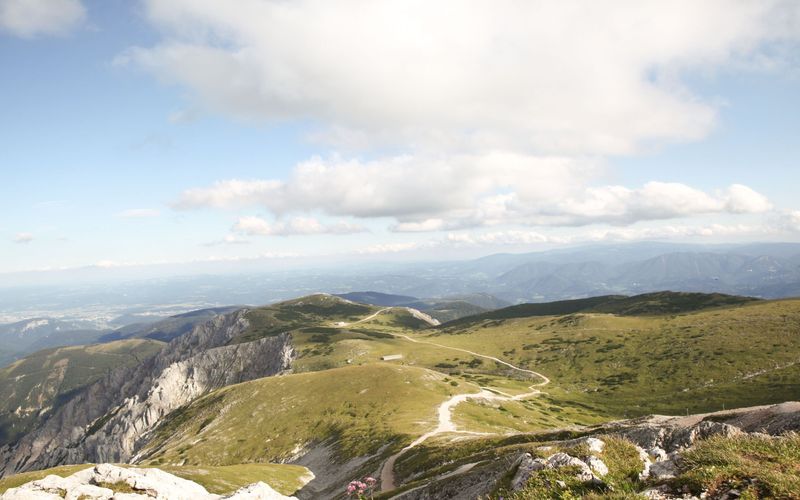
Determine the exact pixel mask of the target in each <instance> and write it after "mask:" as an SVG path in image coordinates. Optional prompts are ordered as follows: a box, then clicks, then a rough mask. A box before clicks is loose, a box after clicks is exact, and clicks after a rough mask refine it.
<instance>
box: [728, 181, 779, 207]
mask: <svg viewBox="0 0 800 500" xmlns="http://www.w3.org/2000/svg"><path fill="white" fill-rule="evenodd" d="M725 208H726V209H727V210H728V211H729V212H731V213H741V214H747V213H761V212H766V211H768V210H771V209H772V208H773V207H772V203H770V201H769V200H768V199H767V197H766V196H764V195H762V194H761V193H757V192H755V191H753V190H752V189H750V188H749V187H747V186H743V185H741V184H734V185H732V186H731V187H729V188H728V191H727V193H726V199H725Z"/></svg>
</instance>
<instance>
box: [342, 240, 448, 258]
mask: <svg viewBox="0 0 800 500" xmlns="http://www.w3.org/2000/svg"><path fill="white" fill-rule="evenodd" d="M431 246H435V245H434V244H432V243H430V242H428V243H425V242H420V243H418V242H406V243H382V244H377V245H370V246H368V247H364V248H359V249H357V250H355V253H356V254H359V255H374V254H382V253H399V252H409V251H412V250H420V249H422V248H426V247H431Z"/></svg>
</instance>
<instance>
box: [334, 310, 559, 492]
mask: <svg viewBox="0 0 800 500" xmlns="http://www.w3.org/2000/svg"><path fill="white" fill-rule="evenodd" d="M392 309H393V308H391V307H387V308H384V309H381V310H379V311H377V312H375V313H373V314H371V315H369V316H367V317H365V318H362V319H360V320H358V321H355V322H353V323H337V326H349V325H354V324H358V323H364V322H367V321H369V320H371V319H374V318H375V317H376V316H378V315H379V314H381V313H384V312H386V311H390V310H392ZM403 309H405V310H408V311H409V312H411V313H412V314H414V310H411V309H410V308H403ZM417 312H418V313H419V311H417ZM419 314H420V315H422V313H419ZM414 316H415V317H420V316H417V315H416V314H414ZM387 333H390V335H392V336H393V337H397V338H402V339H404V340H406V341H408V342H414V343H416V344H427V345H432V346H435V347H438V348H440V349H450V350H453V351H459V352H463V353H467V354H470V355H472V356H475V357H478V358H484V359H489V360H492V361H494V362H496V363H499V364H501V365H504V366H506V367H508V368H511V369H512V370H516V371H518V372H521V373H525V374H528V375H533V376H535V377H538V378H540V379H541V382H539V383H537V384H534V385H531V386H529V387H528V388H529V389H531V392H527V393H524V394H518V395H516V396H511V395H508V394H504V393H500V392H497V391H490V390H488V389H486V388H484V387H481V390H480V392H477V393H472V394H456V395H455V396H452V397H451V398H450V399H448V400H447V401H445V402H443V403H442V404H440V405H439V409H438V416H439V423H438V425H437V426H436V428H435V429H433V430H432V431H430V432H426V433H425V434H423V435H421V436H420V437H418V438H417V439H415V440H414V441H413V442H412V443H411V444H409V445H408V446H406V447H405V448H403V449H402V450H400V451H399V452H397V453H395V454H394V455H392V456H391V457H389V458H388V459H387V460H386V462H384V464H383V468H382V469H381V491H389V490H393V489H395V488H396V487H397V485H396V480H395V474H394V465H395V463H396V462H397V459H398V458H400V457H401V456H402V455H403V454H404V453H406V452H407V451H408V450H410V449H412V448H415V447H417V446H419V445H420V444H422V443H423V442H425V441H427V440H428V439H430V438H432V437H434V436H437V435H439V434H445V433H450V434H470V435H474V436H486V435H489V434H487V433H483V432H471V431H465V430H459V429H458V428H457V427H456V425H455V424H454V423H453V409H454V408H455V407H456V406H458V405H459V404H461V403H463V402H465V401H467V400H469V399H482V400H494V401H519V400H521V399H526V398H529V397H532V396H536V395H537V394H540V393H541V391H540V390H539V389H537V388H538V387H543V386H545V385H547V384H549V383H550V379H549V378H547V377H546V376H544V375H542V374H541V373H539V372H535V371H533V370H528V369H525V368H520V367H518V366H515V365H512V364H511V363H509V362H507V361H503V360H502V359H499V358H496V357H494V356H489V355H486V354H481V353H478V352H473V351H469V350H467V349H461V348H459V347H451V346H447V345H442V344H437V343H435V342H429V341H426V340H417V339H413V338H411V337H409V336H407V335H403V334H400V333H391V332H387Z"/></svg>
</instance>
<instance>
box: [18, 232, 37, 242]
mask: <svg viewBox="0 0 800 500" xmlns="http://www.w3.org/2000/svg"><path fill="white" fill-rule="evenodd" d="M31 241H33V235H32V234H31V233H17V234H16V235H15V236H14V242H15V243H30V242H31Z"/></svg>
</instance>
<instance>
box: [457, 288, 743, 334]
mask: <svg viewBox="0 0 800 500" xmlns="http://www.w3.org/2000/svg"><path fill="white" fill-rule="evenodd" d="M756 300H757V299H753V298H750V297H738V296H735V295H725V294H721V293H711V294H706V293H688V292H654V293H646V294H643V295H635V296H633V297H626V296H624V295H603V296H600V297H590V298H587V299H576V300H561V301H557V302H545V303H541V304H519V305H516V306H511V307H506V308H503V309H497V310H495V311H489V312H487V313H483V314H478V315H475V316H468V317H465V318H461V319H458V320H455V321H452V322H450V323H447V324H445V325H442V328H443V329H448V328H459V327H464V326H466V325H470V324H475V323H477V322H480V321H484V320H504V319H513V318H528V317H531V316H563V315H567V314H575V313H581V312H583V313H590V312H601V313H608V314H619V315H626V316H644V315H660V314H680V313H686V312H692V311H699V310H702V309H710V308H714V307H725V306H736V305H742V304H747V303H749V302H754V301H756Z"/></svg>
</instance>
